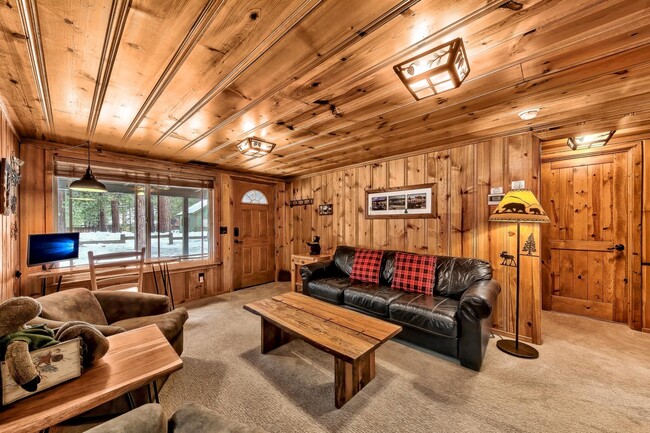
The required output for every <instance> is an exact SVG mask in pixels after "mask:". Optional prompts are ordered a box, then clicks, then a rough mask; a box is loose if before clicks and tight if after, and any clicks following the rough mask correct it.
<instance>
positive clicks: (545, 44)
mask: <svg viewBox="0 0 650 433" xmlns="http://www.w3.org/2000/svg"><path fill="white" fill-rule="evenodd" d="M607 11H608V12H609V11H610V10H609V9H608V10H607ZM628 12H629V11H628ZM583 13H584V14H587V12H586V11H583ZM588 15H593V11H589V14H588ZM563 18H566V17H563ZM641 19H642V20H643V19H645V20H647V18H643V17H641ZM562 23H563V24H562V26H559V25H558V24H556V25H555V26H551V28H550V30H548V31H546V32H545V33H543V34H542V33H540V34H538V35H537V36H538V43H537V44H536V45H534V46H533V47H532V48H529V49H527V50H520V51H519V52H517V50H516V47H517V45H520V43H519V41H518V40H516V42H513V43H512V44H510V45H508V44H506V45H508V49H507V50H504V52H506V53H510V52H516V53H517V54H516V55H515V58H514V59H512V56H510V57H511V61H513V62H514V63H513V64H512V66H510V68H511V69H514V68H515V67H516V68H517V69H520V65H519V64H518V63H516V62H517V61H526V59H527V58H530V56H531V54H530V53H535V54H544V53H545V50H547V51H548V50H551V48H553V47H555V46H556V45H557V44H558V39H557V38H555V39H553V38H554V36H553V35H554V32H555V31H556V30H557V28H558V27H563V26H566V25H565V24H564V23H566V20H563V21H562ZM634 23H635V22H634V21H631V22H627V25H628V26H629V25H634ZM639 25H640V26H641V28H643V26H646V25H647V23H640V24H639ZM629 29H630V28H629V27H628V30H629ZM595 32H597V33H598V34H600V35H603V36H604V37H607V36H606V35H605V34H604V33H603V32H602V30H598V29H597V30H595ZM630 32H631V30H630ZM544 35H546V36H544ZM587 36H589V35H587ZM637 36H638V35H637ZM549 38H550V39H549ZM596 39H598V38H596ZM632 39H635V40H634V41H633V42H632V44H631V45H632V46H638V44H639V41H640V39H641V38H632ZM469 40H470V41H471V40H472V38H471V36H470V37H469ZM646 42H647V40H646ZM474 45H478V46H481V45H483V44H477V43H474ZM502 45H503V44H502ZM529 45H530V43H529ZM470 54H471V53H470ZM592 54H593V55H596V54H595V53H593V52H592ZM482 57H485V58H486V61H482V60H481V59H482ZM504 57H507V56H506V55H504V56H496V57H495V56H494V55H493V54H492V52H491V51H489V50H487V51H483V53H482V55H478V57H474V56H470V59H471V60H472V61H473V63H474V62H475V63H478V64H479V65H480V66H479V68H478V69H479V70H478V72H477V71H476V68H474V67H473V71H472V74H473V76H474V77H477V74H481V73H483V74H489V76H490V77H494V76H495V74H496V76H498V75H499V73H500V72H502V71H501V70H497V72H496V73H494V72H492V71H493V69H494V65H495V63H497V64H499V63H500V64H504V62H503V61H502V59H503V58H504ZM541 58H542V59H543V58H545V57H543V56H542V57H541ZM487 59H490V60H487ZM589 60H593V58H592V59H589ZM488 63H490V64H489V66H486V64H488ZM502 68H503V66H502ZM561 70H562V69H559V68H556V69H554V70H552V71H547V73H550V72H558V71H561ZM513 72H516V71H513ZM520 75H521V74H517V75H516V76H517V77H520ZM481 78H483V77H482V76H480V75H478V77H477V78H474V79H470V80H468V81H467V82H466V83H464V85H463V86H462V87H461V88H463V87H465V86H468V85H469V83H471V82H472V81H474V80H479V79H481ZM486 81H487V82H490V83H491V82H492V81H491V80H490V79H489V78H488V79H487V80H486ZM520 82H521V80H519V79H516V80H514V81H512V82H510V83H509V84H510V85H514V84H517V83H520ZM494 83H495V85H498V84H497V83H499V81H498V79H497V80H495V81H494ZM396 90H397V91H399V90H403V89H399V88H398V89H396ZM473 91H474V89H470V90H468V92H469V93H470V94H471V97H474V98H476V99H480V98H481V97H482V96H485V94H484V93H480V92H479V93H472V92H473ZM403 93H406V92H405V91H404V92H403ZM454 93H455V94H459V90H458V89H456V90H455V91H452V92H449V93H448V95H453V94H454ZM446 95H447V94H446ZM446 95H445V96H446ZM363 97H364V96H363V95H361V96H360V97H359V99H363ZM408 99H409V100H408V102H406V103H405V105H404V106H398V107H396V108H395V107H392V106H391V105H390V104H388V107H391V108H393V109H394V111H399V112H401V113H406V112H408V109H407V110H405V106H408V107H410V108H411V109H415V110H417V109H418V108H419V107H422V106H424V107H427V105H426V104H425V103H419V104H414V103H413V102H414V101H412V100H411V99H410V98H408ZM450 99H453V96H452V97H451V98H449V97H446V98H442V99H440V100H439V101H440V107H438V108H441V107H444V105H445V104H447V105H453V102H450ZM375 106H376V105H375ZM386 111H392V110H386ZM343 112H344V113H345V111H343ZM382 114H383V113H382ZM418 115H422V113H419V114H418ZM316 119H317V118H314V119H312V120H316ZM380 119H381V121H382V122H383V121H384V118H383V116H382V117H381V118H380ZM344 120H345V116H344ZM284 123H286V124H289V125H291V126H292V127H293V129H294V130H295V131H296V132H293V133H291V132H289V133H285V134H284V135H285V136H286V137H287V138H288V139H289V140H291V141H293V143H290V144H288V145H285V144H284V141H283V140H282V139H279V140H276V142H277V143H278V144H279V146H278V148H277V149H276V152H278V151H281V150H282V148H283V147H285V146H291V147H293V146H294V143H295V142H296V138H298V140H297V141H298V143H303V141H302V140H301V139H300V138H299V137H296V134H299V132H298V131H301V129H302V128H301V125H299V124H296V123H295V122H293V123H292V122H291V121H286V122H284ZM267 131H268V128H267ZM311 131H314V132H317V133H319V134H323V133H325V134H327V133H332V132H336V130H335V129H332V130H327V131H326V132H322V131H321V130H318V129H311ZM270 134H271V135H270V136H271V137H276V136H277V133H276V132H275V131H271V132H270ZM312 135H313V134H312ZM281 137H282V135H281ZM232 144H234V143H233V142H227V143H225V144H224V145H221V146H219V147H220V148H226V147H227V146H228V145H232ZM231 149H232V150H231V152H230V153H229V154H227V156H225V157H224V158H222V159H223V160H222V161H220V160H219V159H215V158H209V159H208V160H210V161H212V162H218V163H220V162H224V161H225V160H229V159H230V158H236V159H240V160H241V159H242V158H241V157H239V156H237V155H235V154H234V153H233V151H234V147H231ZM210 153H214V152H213V151H210V152H209V153H208V155H209V154H210ZM230 155H234V156H230ZM205 156H206V155H204V156H203V157H205ZM203 157H202V158H203Z"/></svg>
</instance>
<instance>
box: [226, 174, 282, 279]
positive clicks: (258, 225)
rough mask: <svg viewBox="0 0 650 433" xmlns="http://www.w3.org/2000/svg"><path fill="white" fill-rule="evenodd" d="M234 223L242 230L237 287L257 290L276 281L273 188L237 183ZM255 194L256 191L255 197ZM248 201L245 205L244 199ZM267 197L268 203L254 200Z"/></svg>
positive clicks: (236, 260)
mask: <svg viewBox="0 0 650 433" xmlns="http://www.w3.org/2000/svg"><path fill="white" fill-rule="evenodd" d="M233 190H234V200H235V203H234V206H233V223H234V226H235V227H239V236H235V245H234V247H233V252H234V255H235V258H234V275H233V281H234V287H235V289H240V288H243V287H249V286H255V285H258V284H263V283H267V282H270V281H274V279H275V257H274V251H275V221H274V219H273V209H274V208H275V205H274V200H273V187H272V186H270V185H265V184H257V183H252V182H244V181H235V182H234V188H233ZM251 191H255V193H254V194H252V193H251ZM245 196H246V197H247V198H246V200H245V201H246V202H245V203H243V202H242V199H243V198H244V197H245ZM262 196H263V197H264V198H265V199H266V200H265V201H263V200H262V201H259V200H254V201H251V200H250V199H249V198H250V197H257V198H259V197H262Z"/></svg>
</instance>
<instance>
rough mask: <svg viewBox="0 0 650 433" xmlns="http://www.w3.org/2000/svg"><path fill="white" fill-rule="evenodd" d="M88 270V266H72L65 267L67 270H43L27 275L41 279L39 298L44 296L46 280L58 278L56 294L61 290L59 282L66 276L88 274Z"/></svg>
mask: <svg viewBox="0 0 650 433" xmlns="http://www.w3.org/2000/svg"><path fill="white" fill-rule="evenodd" d="M89 272H90V270H89V269H88V266H73V267H67V268H52V269H48V270H43V271H38V272H34V273H31V274H29V278H40V279H41V296H45V292H46V290H47V279H48V278H53V277H58V280H57V283H56V291H57V292H58V291H59V290H61V281H62V280H63V277H66V276H68V275H75V274H83V273H89Z"/></svg>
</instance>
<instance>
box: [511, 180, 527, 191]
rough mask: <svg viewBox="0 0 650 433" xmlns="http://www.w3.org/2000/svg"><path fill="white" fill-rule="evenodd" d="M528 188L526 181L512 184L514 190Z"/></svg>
mask: <svg viewBox="0 0 650 433" xmlns="http://www.w3.org/2000/svg"><path fill="white" fill-rule="evenodd" d="M524 188H526V181H525V180H515V181H513V182H512V189H524Z"/></svg>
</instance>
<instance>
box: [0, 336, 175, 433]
mask: <svg viewBox="0 0 650 433" xmlns="http://www.w3.org/2000/svg"><path fill="white" fill-rule="evenodd" d="M108 341H109V342H110V349H109V350H108V352H107V353H106V355H105V356H104V357H103V358H102V359H100V360H99V361H97V362H96V363H95V365H93V366H92V367H90V368H89V369H88V370H86V371H84V372H83V373H82V374H81V377H78V378H77V379H73V380H71V381H69V382H66V383H63V384H61V385H57V386H55V387H53V388H50V389H46V390H45V391H43V392H39V393H38V394H34V395H32V396H30V397H27V398H25V399H23V400H20V401H17V402H15V403H12V404H10V405H8V406H5V407H3V408H1V410H0V430H1V431H3V432H12V433H30V432H35V431H39V430H43V429H47V428H49V427H51V426H53V425H55V424H58V423H60V422H63V421H65V420H67V419H70V418H73V417H75V416H77V415H79V414H81V413H83V412H86V411H87V410H90V409H92V408H94V407H97V406H99V405H100V404H102V403H106V402H107V401H110V400H112V399H114V398H116V397H119V396H121V395H122V394H124V393H126V392H129V391H132V390H134V389H137V388H139V387H141V386H144V385H147V384H148V383H150V382H152V381H154V380H156V379H158V378H159V377H163V376H166V375H168V374H170V373H171V372H173V371H176V370H180V369H181V368H182V367H183V361H181V358H180V357H179V356H178V355H177V354H176V351H175V350H174V348H173V347H172V346H171V345H170V344H169V342H168V341H167V339H166V338H165V336H164V335H163V334H162V332H160V329H158V327H157V326H156V325H149V326H145V327H143V328H138V329H134V330H131V331H127V332H123V333H121V334H115V335H112V336H110V337H108Z"/></svg>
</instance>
